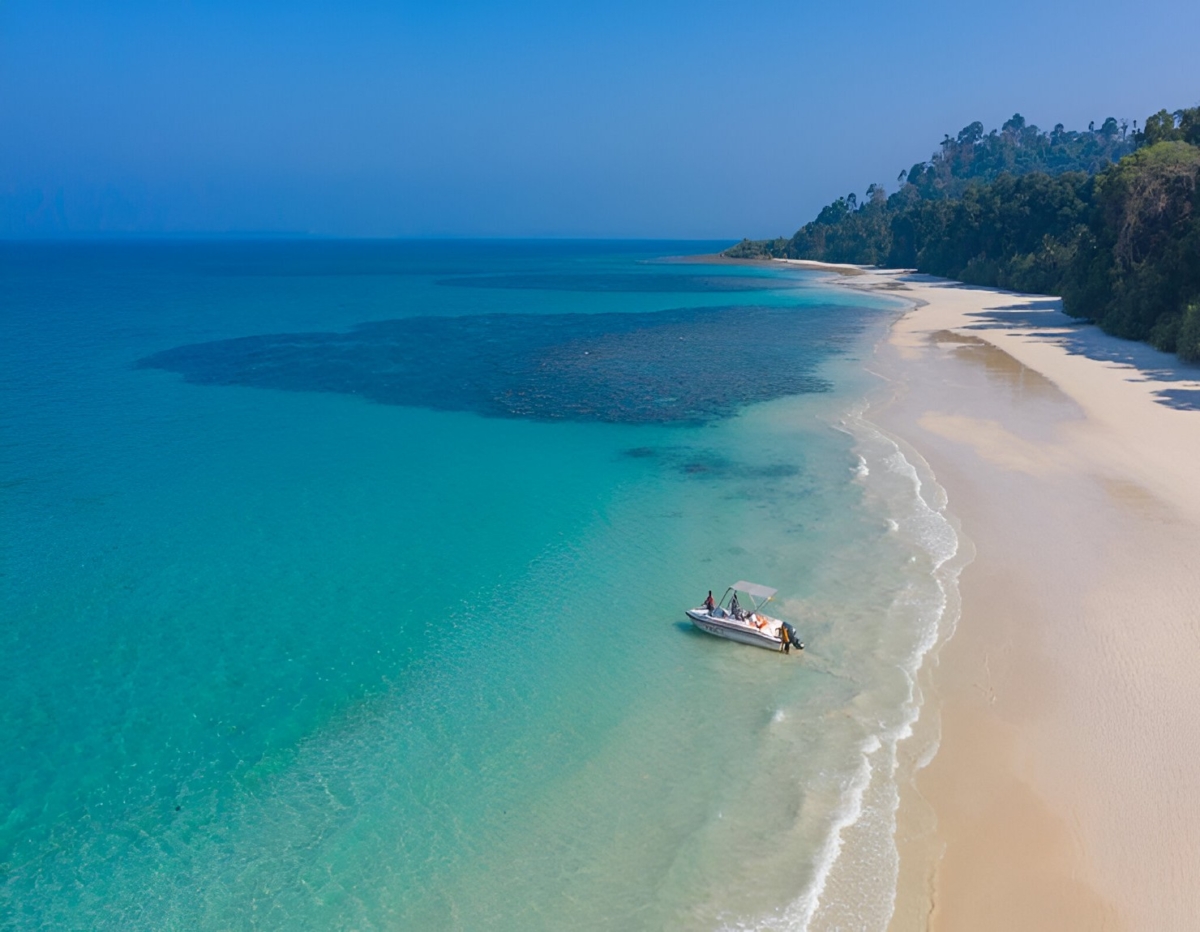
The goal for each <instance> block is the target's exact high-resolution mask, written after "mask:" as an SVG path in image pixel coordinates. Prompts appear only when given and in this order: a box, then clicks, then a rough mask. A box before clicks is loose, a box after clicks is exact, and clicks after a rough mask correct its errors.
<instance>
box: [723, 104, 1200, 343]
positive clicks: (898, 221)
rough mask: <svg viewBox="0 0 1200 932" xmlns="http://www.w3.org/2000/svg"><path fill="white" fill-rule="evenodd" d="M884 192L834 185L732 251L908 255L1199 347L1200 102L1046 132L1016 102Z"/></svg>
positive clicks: (865, 260)
mask: <svg viewBox="0 0 1200 932" xmlns="http://www.w3.org/2000/svg"><path fill="white" fill-rule="evenodd" d="M898 180H899V182H900V187H899V189H898V190H897V191H895V192H893V193H892V194H891V195H888V194H887V193H886V191H885V190H884V189H883V187H882V186H881V185H876V184H873V185H871V186H870V187H869V188H868V189H867V196H866V197H865V198H863V200H862V201H861V202H859V201H858V199H857V197H856V196H855V195H848V196H846V197H841V198H838V200H836V201H834V202H833V203H832V204H830V205H828V206H827V207H825V208H824V209H823V210H822V211H821V212H820V213H819V214H818V215H817V217H816V219H815V220H813V221H812V222H810V223H807V224H805V225H804V226H803V227H801V228H800V229H799V230H798V231H796V233H795V234H794V235H793V236H792V237H790V238H784V237H780V238H777V239H774V240H763V241H750V240H744V241H743V242H742V243H739V244H738V245H737V246H735V247H733V248H732V249H730V250H729V251H728V255H730V256H735V257H739V256H740V257H761V258H768V257H779V258H797V259H815V260H818V261H824V262H847V263H854V264H861V265H885V266H890V267H893V268H914V269H917V270H919V271H922V272H928V273H930V274H934V275H941V276H944V277H947V278H954V279H958V280H960V281H964V282H967V283H969V284H975V285H983V286H988V287H998V288H1007V289H1011V290H1013V291H1022V292H1030V293H1038V294H1053V295H1060V296H1062V298H1063V306H1064V309H1065V310H1066V312H1067V313H1068V314H1072V315H1074V316H1076V317H1081V318H1086V319H1090V320H1093V321H1095V322H1096V323H1097V324H1099V325H1100V326H1101V327H1102V328H1103V329H1105V330H1106V331H1108V332H1109V333H1113V334H1116V335H1117V336H1121V337H1126V338H1129V339H1135V340H1145V341H1147V342H1149V343H1151V344H1152V345H1154V346H1156V347H1158V348H1159V349H1162V350H1164V351H1167V352H1176V353H1178V354H1179V355H1180V356H1181V357H1182V358H1185V359H1200V310H1197V308H1198V307H1200V194H1198V190H1200V107H1193V108H1191V109H1185V110H1177V111H1174V112H1173V113H1172V112H1169V111H1167V110H1160V111H1158V112H1157V113H1155V114H1152V115H1151V116H1150V117H1148V118H1147V119H1146V121H1145V124H1144V126H1143V128H1142V129H1141V130H1140V131H1139V130H1138V129H1137V126H1136V123H1135V124H1134V125H1133V129H1132V131H1131V130H1130V126H1129V124H1128V123H1126V122H1122V121H1118V120H1117V119H1115V118H1113V117H1110V118H1108V119H1106V120H1104V121H1103V122H1102V123H1101V125H1100V126H1099V128H1097V127H1096V125H1095V124H1094V123H1093V124H1091V125H1090V126H1089V128H1088V130H1087V131H1086V132H1075V131H1068V130H1066V129H1064V127H1063V126H1062V124H1058V125H1056V126H1055V127H1054V129H1053V130H1051V131H1050V132H1049V133H1045V132H1043V131H1041V130H1039V129H1038V128H1037V127H1036V126H1032V125H1029V124H1028V123H1026V121H1025V119H1024V118H1023V117H1022V116H1021V115H1020V114H1014V115H1013V116H1012V118H1011V119H1009V120H1008V121H1006V122H1005V123H1004V125H1003V126H1002V127H1001V129H1000V130H998V131H997V130H992V131H991V132H990V133H989V132H985V131H984V127H983V124H982V123H979V122H975V123H971V124H969V125H968V126H966V127H964V128H963V129H962V130H961V131H960V132H959V133H958V134H957V135H956V136H954V137H951V136H949V135H947V136H946V137H945V138H944V139H943V140H942V144H941V146H940V149H939V151H938V152H936V153H935V154H934V155H933V157H932V158H931V159H930V160H929V161H927V162H918V163H917V164H915V165H913V166H912V167H911V168H909V169H907V170H906V171H903V172H901V173H900V176H899V179H898Z"/></svg>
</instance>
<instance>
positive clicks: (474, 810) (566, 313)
mask: <svg viewBox="0 0 1200 932" xmlns="http://www.w3.org/2000/svg"><path fill="white" fill-rule="evenodd" d="M707 248H709V247H708V244H693V243H688V244H667V243H649V244H647V243H634V244H621V243H612V244H597V243H587V244H574V243H561V244H554V243H550V244H547V243H508V244H503V243H502V244H497V243H479V244H471V243H453V244H438V243H309V242H296V243H280V242H267V243H236V244H231V243H140V244H137V243H132V244H92V245H63V246H36V247H33V246H28V247H18V246H4V247H0V263H2V266H0V269H2V274H3V278H4V282H5V293H6V294H7V295H8V296H9V297H8V298H7V299H6V302H5V306H4V311H3V313H4V315H5V324H6V329H7V331H8V332H9V334H10V335H11V338H10V340H8V341H6V343H5V344H4V346H3V348H2V349H0V352H3V353H4V355H5V357H6V358H5V359H4V361H3V367H4V368H3V371H4V372H5V383H4V407H3V415H2V416H3V419H4V428H5V430H4V447H3V454H2V461H0V462H2V469H3V474H2V476H0V479H2V481H3V486H2V487H0V495H2V496H3V510H4V513H5V515H6V518H5V523H6V526H7V528H9V529H11V530H10V531H9V533H7V534H6V535H5V538H6V540H5V543H4V544H3V545H2V546H3V547H4V550H3V561H4V567H3V572H4V575H3V577H0V585H2V586H3V601H4V606H5V610H4V612H3V617H4V620H3V622H2V623H0V624H2V627H0V632H2V634H0V636H2V637H3V639H4V641H3V647H4V650H3V652H2V653H0V657H2V658H3V659H0V664H3V667H4V669H3V676H2V677H0V696H2V697H3V701H2V704H0V716H2V717H0V739H2V740H3V754H0V800H2V801H3V803H4V811H5V812H6V813H7V817H6V819H5V821H4V822H3V824H2V825H0V863H2V864H3V868H4V869H3V871H2V872H0V873H2V877H3V879H2V880H0V914H3V915H4V916H5V924H6V925H11V926H12V927H14V928H30V929H32V928H41V927H46V926H51V925H59V926H65V927H88V928H114V929H116V928H119V929H141V928H145V929H171V928H178V929H185V928H186V929H193V928H201V929H203V928H213V929H227V928H251V927H253V928H288V929H294V928H300V929H303V928H312V929H339V928H344V929H351V928H354V929H369V928H379V929H385V928H430V929H438V928H447V929H452V928H460V929H479V928H493V929H538V928H544V929H557V928H564V927H570V928H595V929H633V928H647V929H657V928H681V929H682V928H689V929H690V928H722V927H728V928H805V927H810V928H813V929H817V928H836V927H838V925H839V924H840V925H841V927H843V928H845V927H853V928H882V927H883V925H885V924H886V920H887V915H888V914H889V913H890V902H891V900H890V897H891V885H894V863H895V849H894V844H893V843H892V841H891V831H892V829H891V820H892V819H893V817H894V805H895V802H894V797H895V780H896V778H897V775H896V774H895V772H894V771H895V767H896V766H897V765H896V761H897V759H898V758H897V755H896V746H897V742H898V741H899V740H901V739H902V737H903V736H904V735H905V734H906V733H907V730H908V729H909V728H910V727H911V723H912V720H913V717H914V715H915V713H916V711H917V709H918V708H919V705H920V696H919V694H918V693H917V692H916V691H915V689H914V686H913V680H914V671H915V669H916V666H917V665H918V664H919V662H920V658H921V656H922V655H923V652H924V651H926V650H928V649H929V647H930V646H931V645H932V644H933V643H934V642H935V640H936V638H937V636H938V630H939V629H938V624H939V620H940V623H941V624H942V625H943V630H944V625H945V624H946V621H945V619H944V618H943V617H942V615H943V606H944V605H945V604H946V601H947V586H948V585H952V580H948V579H947V578H946V577H945V571H944V570H939V569H938V567H939V566H944V565H945V560H946V559H947V557H948V555H949V554H951V553H952V552H953V549H954V544H955V542H954V539H953V534H952V533H951V532H950V531H949V526H948V525H946V523H945V521H944V520H943V519H942V518H941V515H940V513H939V511H938V508H939V506H940V504H941V503H940V502H939V500H938V495H937V490H936V488H934V487H931V486H930V485H929V483H928V481H927V478H928V477H926V482H925V484H924V486H921V480H920V479H919V473H918V472H917V471H916V470H914V469H913V467H912V465H910V464H909V462H908V461H907V460H905V459H904V457H903V456H902V455H901V454H900V452H899V450H898V449H897V448H896V447H895V445H894V444H891V443H890V441H888V440H887V438H885V437H883V436H882V435H880V434H878V432H876V431H874V430H873V429H872V428H871V427H870V425H869V424H868V423H866V422H865V421H863V420H862V418H861V417H859V415H858V412H860V411H861V409H862V399H863V398H864V397H865V396H866V395H867V394H868V393H869V392H871V391H872V390H874V387H875V383H874V382H873V380H872V378H871V377H870V376H869V375H867V374H866V373H865V372H864V370H863V364H862V360H863V359H864V358H865V355H866V354H867V353H869V349H870V346H871V344H872V341H873V340H875V339H877V338H878V336H879V335H880V333H881V332H882V330H883V328H885V327H886V325H887V323H888V321H889V320H890V317H891V314H892V313H893V312H894V309H895V305H892V304H888V303H885V302H883V301H882V300H877V299H873V298H866V297H861V296H855V295H852V294H850V293H848V292H846V291H844V290H838V289H832V288H830V287H829V286H828V284H826V283H825V282H826V280H825V279H824V278H822V277H821V276H816V275H812V274H809V273H798V272H781V271H776V270H764V269H759V268H738V267H725V266H722V267H706V266H697V265H675V264H670V263H662V262H658V261H654V260H656V259H658V258H659V257H661V256H666V255H672V254H680V253H685V252H693V253H694V252H702V251H705V250H706V249H707ZM739 296H741V297H739ZM497 315H505V316H504V317H499V316H497ZM539 317H542V318H545V319H546V321H545V322H546V324H547V326H538V318H539ZM484 320H490V321H492V323H490V324H487V325H486V327H493V326H495V325H497V324H498V325H500V326H501V327H502V329H503V338H502V339H500V340H498V341H495V340H493V339H492V338H491V337H490V336H489V335H488V333H482V334H481V333H480V332H479V331H480V329H481V326H483V325H481V321H484ZM548 331H553V338H552V339H551V338H548V337H547V332H548ZM364 333H366V334H372V333H373V334H376V335H379V334H383V335H384V337H385V338H384V339H382V340H377V341H374V342H373V343H372V342H371V341H366V342H365V343H364V341H362V340H360V339H357V338H356V339H353V340H351V341H349V344H348V342H347V340H346V335H347V334H352V335H353V334H358V335H361V334H364ZM739 337H741V338H742V342H737V340H738V338H739ZM680 338H682V339H680ZM689 341H691V345H690V346H688V347H687V348H686V349H684V350H683V351H681V352H678V353H677V352H675V351H674V349H673V348H674V345H675V344H677V343H684V344H687V343H689ZM729 344H733V345H729ZM727 345H728V349H727V348H726V347H727ZM297 346H302V347H304V351H303V352H296V351H295V348H296V347H297ZM760 349H761V352H759V350H760ZM584 352H587V354H588V357H587V361H586V363H582V364H581V360H582V359H583V355H582V354H583V353H584ZM593 352H595V353H596V355H597V356H598V357H600V360H601V361H600V363H599V364H597V363H595V362H594V361H593V360H592V359H591V354H592V353H593ZM256 353H257V354H259V355H258V356H255V355H254V354H256ZM497 361H499V364H500V366H501V368H502V369H504V371H501V372H499V373H497V372H496V371H494V368H495V364H496V363H497ZM255 366H259V368H255ZM504 367H507V368H504ZM483 369H487V371H486V372H481V370H483ZM264 372H265V373H267V374H266V375H264V374H263V373H264ZM424 372H429V374H430V377H429V379H428V380H427V381H428V383H429V384H433V385H435V386H436V391H432V392H430V391H429V390H428V389H427V387H423V386H425V385H426V383H425V382H423V381H422V379H421V378H420V376H421V374H422V373H424ZM723 372H728V373H729V374H730V377H729V378H720V376H721V374H722V373H723ZM180 373H182V376H183V377H181V374H180ZM331 373H332V374H331ZM531 373H532V374H531ZM342 376H345V377H342ZM347 378H348V379H349V381H347ZM631 385H632V386H633V387H631ZM281 388H282V389H288V390H286V391H281V390H279V389H281ZM519 391H525V392H526V395H525V397H526V399H529V398H532V399H533V400H532V401H528V400H527V402H525V403H522V404H515V403H511V399H512V398H513V397H514V395H515V394H516V393H518V392H519ZM505 399H510V402H508V403H506V402H505ZM918 465H919V464H918ZM739 578H744V579H751V580H756V581H760V582H763V583H767V584H769V585H772V586H777V587H778V588H779V590H780V593H779V596H778V610H777V614H779V615H780V616H782V617H784V618H786V619H788V620H790V621H792V622H793V623H794V624H796V626H797V627H798V628H799V630H800V632H801V635H802V637H803V639H804V640H805V641H806V642H807V644H808V649H807V650H806V651H805V652H804V654H803V655H801V656H796V655H793V656H791V657H781V656H779V655H776V654H772V653H770V652H767V651H761V650H755V649H752V648H747V647H743V646H740V645H734V644H731V643H727V642H723V641H719V640H717V639H714V638H711V637H709V636H706V635H702V634H700V633H698V632H695V631H694V630H692V629H691V628H690V627H689V626H688V625H686V624H684V616H683V614H682V609H683V608H684V607H686V606H688V605H692V604H696V603H698V602H699V601H700V600H701V599H702V598H703V596H704V594H705V592H706V590H707V589H708V588H712V589H714V590H716V591H717V593H718V594H720V592H721V591H722V590H723V588H724V586H725V585H727V584H728V583H729V582H730V581H732V580H734V579H739Z"/></svg>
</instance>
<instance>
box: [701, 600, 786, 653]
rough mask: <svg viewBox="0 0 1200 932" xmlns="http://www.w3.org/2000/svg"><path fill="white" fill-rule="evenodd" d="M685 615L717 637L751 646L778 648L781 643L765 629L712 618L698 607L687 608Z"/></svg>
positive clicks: (767, 648)
mask: <svg viewBox="0 0 1200 932" xmlns="http://www.w3.org/2000/svg"><path fill="white" fill-rule="evenodd" d="M687 616H688V618H690V619H691V621H692V624H694V625H695V626H696V627H697V628H699V629H700V630H701V631H706V632H707V633H709V634H714V635H716V636H717V637H719V638H727V639H728V640H730V641H737V642H739V643H741V644H749V645H750V646H751V647H762V648H765V649H766V650H776V651H777V650H779V647H780V643H781V642H780V640H779V638H777V637H775V636H773V635H770V634H767V633H766V632H765V631H759V630H756V629H754V628H751V627H749V626H748V625H744V624H739V623H738V622H736V621H733V620H729V621H725V620H723V619H720V618H714V617H713V616H711V615H709V614H708V613H707V612H704V611H700V610H698V609H688V612H687Z"/></svg>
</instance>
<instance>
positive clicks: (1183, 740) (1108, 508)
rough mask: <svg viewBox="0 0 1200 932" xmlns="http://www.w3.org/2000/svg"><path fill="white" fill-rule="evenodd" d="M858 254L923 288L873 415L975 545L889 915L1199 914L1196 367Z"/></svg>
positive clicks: (1102, 917) (891, 277)
mask: <svg viewBox="0 0 1200 932" xmlns="http://www.w3.org/2000/svg"><path fill="white" fill-rule="evenodd" d="M795 264H798V265H802V266H803V265H805V264H804V263H795ZM808 267H817V266H815V265H809V266H808ZM822 268H827V267H822ZM830 270H831V271H840V270H837V269H830ZM856 271H857V272H858V273H859V274H858V275H856V276H854V277H853V278H847V279H844V280H843V281H844V284H845V285H847V286H849V287H853V288H863V289H868V290H874V289H886V290H887V291H888V292H890V293H896V294H899V295H901V296H903V297H905V298H907V299H910V300H912V301H913V302H914V303H915V304H916V305H917V307H916V308H915V309H914V310H912V311H910V312H909V313H907V314H906V315H905V316H904V317H903V318H902V319H900V320H899V321H898V322H897V323H896V324H895V326H894V327H893V328H892V331H891V336H890V339H889V340H888V341H887V342H885V343H884V344H883V345H881V346H880V347H879V350H878V354H877V360H876V363H877V369H878V371H879V372H880V374H881V375H882V376H883V377H884V378H886V379H887V380H889V382H890V384H891V386H892V387H893V388H894V389H895V398H894V400H892V401H890V402H888V403H886V404H884V405H882V406H881V407H880V408H878V409H873V410H872V411H871V413H870V416H871V418H872V420H875V421H876V422H877V423H879V424H880V425H881V426H882V427H883V428H884V429H885V430H887V431H889V432H891V433H893V434H894V435H895V436H897V437H898V438H900V439H902V440H904V441H906V442H907V443H908V444H910V445H911V446H912V447H914V448H915V449H916V450H917V451H918V452H919V453H920V454H921V455H922V456H923V457H924V458H925V460H926V461H927V462H928V464H929V465H930V467H931V468H932V470H933V472H934V474H935V475H936V476H937V478H938V481H939V483H940V484H941V485H942V486H944V487H945V489H946V491H947V494H948V497H949V511H950V512H951V513H952V515H953V517H954V518H955V520H956V521H957V522H958V523H959V524H960V525H961V528H962V531H963V532H964V535H965V540H966V544H965V545H966V546H968V547H973V548H974V560H973V562H971V563H970V565H968V566H967V567H966V568H965V570H964V571H963V573H962V576H961V578H960V588H961V596H962V614H961V619H960V621H959V623H958V627H957V630H956V632H955V634H954V636H953V637H952V638H951V639H950V640H949V641H948V642H947V643H945V644H944V645H943V646H942V648H941V650H940V652H939V654H938V655H937V657H936V658H935V662H934V663H932V664H928V665H927V668H926V670H925V675H926V682H925V683H924V684H923V688H924V689H926V690H927V691H931V692H932V697H931V700H930V702H929V703H928V705H927V708H928V710H929V715H930V716H935V717H936V716H939V715H940V726H941V741H940V748H939V751H938V753H937V754H936V756H935V757H934V758H933V760H932V762H931V763H930V764H929V765H928V766H927V767H926V768H925V769H923V770H921V771H920V772H919V773H918V775H917V777H916V779H915V781H914V784H913V785H911V786H908V787H906V788H905V789H904V794H903V799H902V803H901V809H900V817H899V831H898V835H899V841H900V844H901V855H902V856H901V880H900V890H899V892H898V898H897V906H896V913H895V915H894V917H893V922H892V928H893V929H894V930H897V932H900V930H910V929H926V928H929V929H934V930H947V932H958V930H967V929H969V930H972V932H985V930H992V929H995V930H1001V929H1003V930H1013V929H1022V930H1034V932H1037V930H1043V929H1044V930H1052V929H1053V930H1064V929H1114V930H1115V929H1132V930H1143V929H1144V930H1170V929H1190V928H1196V923H1197V922H1198V921H1200V920H1198V919H1197V917H1200V880H1198V879H1197V878H1200V715H1198V714H1197V713H1198V710H1200V571H1197V569H1196V566H1197V561H1198V559H1200V557H1198V556H1197V555H1200V369H1194V368H1187V367H1183V366H1181V365H1180V364H1179V363H1178V362H1177V361H1176V360H1175V359H1174V358H1173V357H1169V356H1166V355H1165V354H1161V353H1157V352H1155V351H1154V350H1152V349H1149V348H1148V347H1144V346H1141V345H1140V344H1133V343H1128V342H1126V341H1121V340H1116V339H1113V338H1109V337H1106V336H1105V335H1103V334H1102V333H1099V332H1098V331H1097V330H1096V328H1094V327H1090V326H1087V325H1080V324H1079V323H1078V322H1077V321H1074V320H1072V319H1071V318H1068V317H1066V316H1065V315H1063V314H1062V313H1061V311H1060V310H1059V303H1058V301H1057V300H1056V299H1051V298H1042V297H1031V296H1024V295H1014V294H1011V293H1006V292H999V291H993V290H988V289H979V288H972V287H967V286H961V285H955V284H954V283H949V282H945V281H941V280H937V279H932V278H928V277H926V276H918V275H910V274H907V273H903V272H896V273H881V272H876V271H873V270H864V269H858V270H856Z"/></svg>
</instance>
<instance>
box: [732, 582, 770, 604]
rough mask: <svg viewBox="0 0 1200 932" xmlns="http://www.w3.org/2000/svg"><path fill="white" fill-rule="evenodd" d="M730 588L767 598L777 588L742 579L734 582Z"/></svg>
mask: <svg viewBox="0 0 1200 932" xmlns="http://www.w3.org/2000/svg"><path fill="white" fill-rule="evenodd" d="M729 588H730V589H734V590H736V591H738V592H744V593H746V595H751V596H754V598H756V599H764V600H765V599H769V598H771V596H773V595H774V594H775V593H776V592H778V591H779V590H778V589H772V588H771V587H770V586H760V585H759V584H758V583H752V582H746V581H745V580H744V579H743V580H739V581H738V582H735V583H734V584H733V585H732V586H730V587H729Z"/></svg>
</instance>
